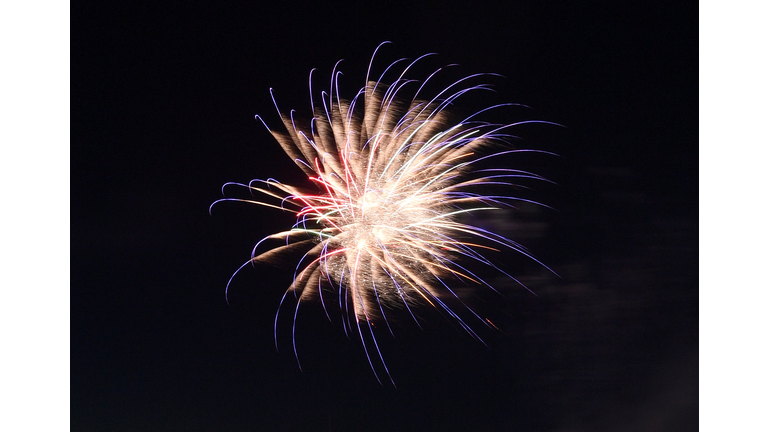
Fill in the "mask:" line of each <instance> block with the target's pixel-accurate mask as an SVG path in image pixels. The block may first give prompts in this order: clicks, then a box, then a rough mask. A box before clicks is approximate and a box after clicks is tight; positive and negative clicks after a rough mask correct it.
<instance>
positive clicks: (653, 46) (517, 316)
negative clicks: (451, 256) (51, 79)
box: [71, 1, 698, 431]
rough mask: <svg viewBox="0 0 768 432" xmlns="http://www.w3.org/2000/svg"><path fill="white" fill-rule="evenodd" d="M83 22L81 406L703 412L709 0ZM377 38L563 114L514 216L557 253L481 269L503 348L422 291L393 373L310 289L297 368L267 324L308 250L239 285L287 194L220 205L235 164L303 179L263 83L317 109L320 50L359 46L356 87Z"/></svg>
mask: <svg viewBox="0 0 768 432" xmlns="http://www.w3.org/2000/svg"><path fill="white" fill-rule="evenodd" d="M71 28H72V39H71V42H72V54H71V72H72V83H71V92H72V103H71V118H72V123H71V124H72V126H71V142H72V144H71V146H72V147H71V148H72V162H71V168H72V177H71V188H72V189H71V190H72V225H71V234H72V236H71V245H72V246H71V262H72V266H71V316H72V318H71V347H72V350H71V352H72V354H71V364H72V369H71V407H72V408H71V425H72V429H73V430H82V431H88V430H94V431H96V430H110V431H133V430H153V431H154V430H158V431H159V430H162V431H166V430H167V431H176V430H178V431H189V430H200V431H204V430H205V431H207V430H227V431H240V430H243V431H245V430H249V431H250V430H264V431H272V430H274V431H284V430H307V431H314V430H317V431H351V430H372V431H379V430H381V431H384V430H387V431H390V430H391V431H395V430H398V431H399V430H456V431H506V430H516V431H564V430H569V431H581V430H583V431H614V430H616V431H623V430H674V431H683V430H696V429H697V428H698V419H697V418H698V323H697V321H698V276H697V274H698V263H697V253H698V233H697V232H698V210H697V206H698V191H697V186H698V132H697V130H698V119H697V112H698V97H697V92H698V82H697V72H698V68H697V61H698V49H697V42H698V39H697V5H696V3H690V2H689V3H684V2H681V3H669V2H635V3H626V2H605V3H592V2H561V3H554V2H509V3H506V4H504V5H500V4H484V3H456V4H454V3H449V2H428V1H417V2H407V3H398V2H390V3H378V4H374V3H370V4H365V3H354V2H330V3H327V4H323V3H322V2H316V3H311V4H301V3H288V2H286V3H280V2H273V3H266V2H256V1H254V2H248V3H246V2H238V3H234V2H208V3H198V2H158V3H150V2H146V3H137V2H127V1H122V2H121V1H113V2H98V3H93V4H88V3H83V2H79V3H73V5H72V10H71ZM385 40H389V41H392V42H393V43H392V44H390V45H387V46H386V47H385V48H382V51H381V52H380V54H379V56H380V57H378V59H379V60H378V62H379V63H378V64H379V66H380V67H383V65H384V64H388V63H389V62H391V61H394V60H395V59H397V58H400V57H409V58H415V57H418V56H420V55H421V54H424V53H427V52H436V53H439V56H438V57H437V59H436V60H434V59H433V60H431V61H432V62H433V63H431V64H432V65H435V66H440V65H443V64H449V63H458V64H459V65H461V66H460V68H461V71H462V72H463V73H466V74H469V73H475V72H495V73H499V74H501V75H504V76H505V77H506V78H505V79H497V80H493V83H494V84H495V89H496V91H497V94H496V95H494V96H493V97H494V98H497V99H492V101H495V102H498V101H502V102H506V101H511V102H519V103H524V104H526V105H528V106H530V107H532V108H531V111H529V112H528V113H527V114H526V115H530V116H531V117H532V118H533V117H535V118H537V119H542V120H550V121H554V122H557V123H560V124H562V125H564V126H565V128H556V127H536V128H527V129H525V133H524V134H523V135H524V138H525V141H524V145H525V146H530V147H534V148H541V149H545V150H549V151H552V152H555V153H557V154H559V155H560V157H558V158H555V157H553V158H551V159H549V160H545V162H541V161H539V162H537V163H539V164H543V166H539V167H538V168H540V171H544V172H542V174H545V175H546V176H548V177H550V178H552V179H553V180H555V181H556V182H557V184H558V186H557V187H546V188H544V187H542V189H541V190H540V191H539V192H540V194H539V195H538V196H537V198H538V199H539V200H541V201H543V202H546V203H547V204H550V205H552V206H553V207H555V208H556V209H557V211H545V212H540V213H536V214H533V215H527V217H531V216H533V217H535V218H540V220H541V221H542V222H543V223H544V224H543V225H532V224H527V225H526V224H523V225H521V226H522V227H523V228H531V227H535V226H539V227H541V226H544V227H545V228H543V229H540V231H541V235H529V236H528V237H529V239H528V240H527V241H526V240H525V239H523V240H521V241H523V243H525V244H526V245H528V246H531V248H532V250H533V251H534V253H535V254H536V256H537V257H538V258H540V259H541V260H542V261H544V262H545V263H546V264H547V265H549V266H550V267H552V268H553V269H554V270H555V271H557V272H558V273H559V274H560V275H561V276H562V278H556V277H554V276H552V275H548V274H547V273H546V272H545V271H543V270H542V269H541V268H540V267H538V266H535V265H527V264H521V265H520V267H519V269H518V270H519V271H520V272H521V273H517V275H518V276H520V277H521V279H523V280H525V281H526V282H527V283H528V284H529V286H530V287H531V288H532V289H533V291H535V292H536V294H537V295H536V296H533V295H531V294H529V293H528V292H527V291H525V290H523V289H521V288H519V287H518V288H514V287H512V288H510V289H509V290H505V291H504V292H503V296H495V297H494V296H493V295H487V296H486V295H479V296H480V297H479V299H478V302H480V309H481V310H483V313H488V314H495V315H494V317H495V318H494V319H496V320H497V322H498V323H500V325H499V326H500V327H501V331H499V332H491V331H486V332H483V333H482V335H483V337H484V339H485V341H486V342H487V344H488V348H486V347H485V346H484V345H483V344H481V343H479V342H477V341H475V340H473V339H471V338H470V337H469V336H467V335H466V334H462V333H461V331H458V330H456V329H455V327H454V326H452V325H450V324H448V323H447V322H446V321H445V320H442V318H440V316H439V315H437V316H434V317H431V316H429V313H428V312H425V314H426V315H427V316H429V317H430V318H429V320H428V321H427V322H426V323H425V324H424V329H423V330H419V329H418V328H416V327H415V326H410V327H409V326H407V325H404V326H402V328H401V329H399V330H397V331H396V336H397V337H396V338H394V339H393V338H392V337H391V336H390V335H389V334H388V333H386V332H382V333H380V334H379V336H380V337H379V341H380V343H381V344H382V349H383V351H384V355H385V359H386V360H387V365H388V367H389V369H390V371H391V372H392V374H393V378H394V380H395V382H396V384H397V388H393V387H392V386H391V385H383V386H382V385H379V384H378V383H377V381H376V379H375V377H374V375H373V373H372V372H371V370H370V368H369V366H368V364H367V361H366V360H365V355H364V352H363V350H362V348H361V346H360V343H359V341H357V340H356V339H354V338H353V339H351V340H348V339H347V338H345V336H344V332H343V330H342V328H341V326H340V324H339V322H338V320H336V321H335V322H334V323H329V322H328V320H327V319H326V318H325V316H324V314H323V313H322V310H321V309H320V308H319V305H316V304H315V305H311V304H307V305H306V307H302V309H301V313H300V314H299V319H298V326H297V344H298V349H299V355H300V359H301V360H302V366H303V371H299V369H298V367H297V366H296V361H295V359H294V358H293V353H292V352H291V350H290V348H289V341H290V334H289V333H290V313H287V314H286V315H283V316H284V317H287V318H284V319H283V320H282V321H281V323H282V325H280V326H278V327H279V328H280V329H281V330H280V332H281V334H283V333H284V335H283V336H284V337H282V338H281V339H280V341H281V347H282V348H283V349H282V350H281V351H280V352H277V351H276V350H275V347H274V336H273V333H272V331H273V330H272V326H273V320H274V316H275V312H276V310H277V305H278V302H279V300H280V298H281V296H282V294H283V292H284V290H285V288H286V287H287V286H288V284H289V283H290V278H291V272H290V271H285V270H281V269H272V268H258V269H251V268H248V269H246V270H244V271H243V272H242V273H240V274H239V275H238V277H237V278H236V279H235V280H234V282H233V285H232V286H231V288H230V296H229V302H230V304H229V305H227V303H226V302H225V298H224V287H225V285H226V283H227V281H228V279H229V277H230V276H231V274H232V273H233V272H234V270H235V269H236V268H237V267H238V266H239V265H240V264H242V263H243V262H244V261H245V260H247V259H248V256H249V255H248V254H249V253H250V250H251V248H252V246H253V245H254V244H255V242H256V241H258V240H259V239H260V238H261V237H263V236H265V235H267V234H270V233H272V232H275V231H277V230H280V229H283V228H284V227H286V226H289V225H290V224H291V217H290V215H288V214H282V213H280V212H279V211H277V210H272V209H267V208H263V209H262V208H253V207H249V206H245V205H238V204H224V205H220V206H218V207H216V208H214V211H213V215H212V216H211V215H209V214H208V206H209V205H210V204H211V203H212V202H213V201H215V200H216V199H218V198H220V197H221V191H220V187H221V185H222V184H223V183H225V182H227V181H241V182H242V181H247V180H250V179H251V178H267V177H275V178H279V179H281V180H284V181H300V177H301V173H300V171H299V169H298V168H297V167H295V165H293V163H292V162H291V161H290V159H289V158H288V157H286V156H285V155H284V154H283V153H282V151H281V149H280V147H279V146H278V144H277V143H276V142H274V140H273V139H272V138H271V136H270V135H269V134H268V132H266V130H265V129H264V127H263V125H262V124H261V123H260V122H258V121H257V120H254V118H253V116H254V114H261V115H263V116H264V118H265V119H266V121H267V123H268V124H270V126H271V127H275V128H278V127H279V126H278V125H279V123H278V118H277V116H276V114H275V110H274V107H273V106H272V101H271V99H270V96H269V92H268V89H269V88H270V87H271V88H274V89H275V94H276V97H277V100H278V103H279V104H280V106H281V108H283V109H290V108H296V109H298V110H299V111H301V110H306V109H307V108H308V106H309V102H308V97H307V81H308V73H309V70H310V69H311V68H313V67H316V68H318V74H320V75H318V76H323V77H325V76H327V73H328V71H330V70H331V69H332V68H333V65H334V64H335V62H336V61H337V60H338V59H342V58H343V59H345V62H344V63H342V67H341V69H342V70H343V71H345V77H346V79H347V81H346V82H347V83H351V84H349V87H347V91H349V92H352V91H355V90H357V88H359V87H360V85H361V83H362V75H361V73H364V71H365V68H366V67H367V65H368V61H369V60H370V57H371V54H372V53H373V50H374V49H375V48H376V46H377V45H378V44H379V43H381V42H382V41H385ZM361 71H362V72H361ZM323 73H325V74H326V75H322V74H323ZM323 79H325V78H323ZM316 82H319V80H318V81H316ZM323 82H324V81H323ZM316 85H318V87H325V85H322V84H316ZM342 92H344V90H342ZM524 216H525V215H524ZM520 235H521V236H525V233H524V232H523V233H521V234H520ZM510 260H513V261H517V260H521V261H522V258H520V257H516V256H513V255H510ZM483 302H485V303H483ZM488 303H493V304H492V305H490V306H489V305H488ZM286 329H288V330H286ZM286 332H287V333H286Z"/></svg>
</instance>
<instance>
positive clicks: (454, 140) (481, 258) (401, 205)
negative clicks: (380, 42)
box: [214, 46, 546, 380]
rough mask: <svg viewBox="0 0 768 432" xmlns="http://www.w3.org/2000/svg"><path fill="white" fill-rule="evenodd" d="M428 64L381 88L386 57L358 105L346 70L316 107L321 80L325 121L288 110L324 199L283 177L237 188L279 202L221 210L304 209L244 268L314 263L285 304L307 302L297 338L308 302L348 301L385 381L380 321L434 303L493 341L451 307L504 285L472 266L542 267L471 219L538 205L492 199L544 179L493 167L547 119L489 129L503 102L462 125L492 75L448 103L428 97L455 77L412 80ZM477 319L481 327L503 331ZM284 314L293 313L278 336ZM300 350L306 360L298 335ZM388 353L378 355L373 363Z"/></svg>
mask: <svg viewBox="0 0 768 432" xmlns="http://www.w3.org/2000/svg"><path fill="white" fill-rule="evenodd" d="M379 47H381V46H379ZM377 50H378V48H377ZM375 55H376V53H375V52H374V57H375ZM424 57H426V55H425V56H422V57H420V58H418V59H416V60H415V61H411V62H406V61H405V60H404V59H401V60H398V61H396V62H394V63H393V64H391V65H390V66H389V67H388V68H387V69H386V70H385V72H384V74H382V75H381V77H380V78H379V79H378V80H375V81H374V80H370V79H369V77H370V73H371V66H372V64H373V58H372V59H371V63H370V64H369V66H368V76H366V81H365V85H364V87H363V88H362V89H360V90H359V91H358V92H357V94H355V95H354V97H352V98H351V99H343V98H342V97H341V95H340V93H339V85H338V84H339V83H338V78H339V76H340V72H338V71H337V70H336V68H334V70H333V73H332V76H331V85H330V90H329V91H328V93H326V92H323V93H322V94H321V96H320V100H319V102H320V103H319V104H315V103H314V102H315V101H314V99H313V95H312V90H311V83H312V73H310V98H311V99H312V107H313V110H314V112H313V117H312V119H311V121H310V122H308V124H299V122H298V121H297V120H295V119H294V114H293V111H291V112H290V114H288V115H285V114H283V113H282V112H280V110H279V108H278V113H280V117H281V119H282V121H283V124H284V126H285V129H286V131H285V132H280V131H274V130H270V132H271V133H272V135H273V136H274V137H275V139H276V140H277V142H278V143H280V145H281V146H282V148H283V150H284V151H285V153H287V154H288V156H290V157H291V159H293V161H294V162H295V163H296V165H298V167H299V168H300V169H301V170H302V171H303V172H304V173H305V174H306V176H307V177H308V179H309V180H310V181H311V182H313V183H314V184H315V185H316V190H315V191H312V192H308V191H306V190H303V189H302V188H299V187H296V186H291V185H288V184H283V183H280V182H278V181H277V180H274V179H268V180H252V181H251V182H250V183H248V184H242V183H227V184H225V187H226V186H230V185H237V186H240V187H244V188H247V189H248V190H250V191H251V194H252V195H253V194H254V193H255V192H258V193H259V194H262V195H263V196H265V197H266V198H267V199H266V200H264V201H261V200H256V199H239V198H224V199H221V200H219V201H217V202H220V201H243V202H248V203H254V204H258V205H263V206H268V207H274V208H278V209H281V210H284V211H289V212H292V213H295V215H296V223H295V225H293V227H292V228H291V229H289V230H287V231H283V232H279V233H276V234H272V235H270V236H267V237H265V238H264V239H263V240H261V241H260V242H259V243H258V244H257V245H256V247H255V248H254V250H253V253H252V256H251V259H250V260H249V261H247V262H246V263H245V264H243V266H242V267H240V269H242V268H243V267H245V266H246V265H248V264H255V263H261V262H264V263H269V262H272V261H273V260H275V259H276V258H279V257H281V256H284V255H285V254H291V253H296V252H299V253H300V254H302V253H303V256H302V257H301V258H300V259H299V264H298V266H297V268H296V272H295V273H294V278H293V283H292V284H291V285H290V287H289V288H288V290H287V291H286V293H285V295H284V296H283V300H285V298H286V296H287V295H288V294H293V295H294V296H295V297H296V298H297V302H296V306H295V311H294V314H293V316H294V330H295V317H296V313H297V312H298V307H299V304H300V303H301V302H302V301H305V300H308V299H310V298H319V300H320V302H321V303H322V305H323V308H324V309H325V310H326V314H327V313H328V309H327V308H326V304H328V303H329V302H333V303H338V307H339V309H340V310H341V312H342V313H341V315H342V321H343V323H344V324H343V325H344V328H345V331H346V330H347V329H350V330H352V331H354V332H356V333H357V334H358V335H359V336H360V339H361V341H362V343H363V347H364V350H365V352H366V355H367V356H368V361H369V363H370V365H371V368H372V369H373V370H374V374H376V375H377V379H378V374H377V373H376V368H375V367H374V364H373V361H372V358H378V359H379V360H380V361H381V363H380V364H381V365H382V366H383V368H384V370H385V371H386V373H387V375H388V376H389V371H388V370H387V367H386V364H385V363H384V360H383V357H382V355H381V352H380V350H379V347H378V344H377V343H376V338H375V337H374V333H373V327H372V325H373V324H374V323H376V322H382V321H383V322H384V323H386V324H387V326H389V322H388V313H389V314H390V316H391V315H392V314H393V313H394V312H396V311H398V310H399V311H401V313H406V314H409V315H410V316H411V317H413V319H414V320H416V322H417V323H418V320H417V318H416V315H415V314H414V310H415V308H416V307H419V306H423V305H428V306H431V307H434V308H437V309H439V310H441V311H443V312H445V313H447V314H448V315H449V316H450V317H452V318H453V319H455V320H456V321H457V322H458V323H460V325H461V326H462V327H463V328H464V329H465V330H466V331H467V332H469V333H470V334H471V335H473V336H474V337H477V338H478V339H479V337H478V336H477V334H476V333H475V332H474V331H473V330H472V327H470V325H469V324H467V323H465V321H464V320H463V319H462V318H460V317H459V315H458V314H457V313H456V312H454V311H453V310H452V308H451V307H449V306H448V303H447V302H448V301H452V302H453V303H457V302H458V303H457V304H463V303H461V299H460V296H459V295H458V294H457V292H456V288H455V287H456V286H457V285H477V286H486V287H488V288H490V289H493V287H491V285H490V284H488V283H486V282H485V281H484V280H483V279H482V278H481V277H480V276H478V274H476V272H473V271H472V270H470V268H469V267H470V266H468V265H467V264H466V262H468V261H474V262H478V263H481V264H483V265H487V266H490V267H493V268H494V269H496V270H498V271H500V272H502V273H503V274H505V275H507V276H509V277H510V278H512V279H514V278H513V277H512V276H510V275H508V274H507V273H505V272H504V271H503V270H501V269H499V268H497V267H496V266H495V265H494V264H493V263H492V262H491V261H490V260H489V259H488V258H486V254H488V253H493V252H494V251H496V252H498V251H499V250H500V249H504V248H506V249H510V250H513V251H516V252H518V253H520V254H522V255H524V256H527V257H528V258H530V259H533V260H535V258H533V257H532V256H531V255H530V253H529V252H527V251H526V250H525V249H524V248H523V247H522V246H521V245H519V244H518V243H516V242H514V241H512V240H510V239H507V238H505V237H503V236H501V235H499V234H495V233H493V232H491V231H489V230H487V229H483V228H481V227H479V226H473V225H470V224H467V223H463V222H462V219H463V217H462V215H464V214H467V213H472V212H481V211H491V210H495V209H500V208H504V207H511V206H513V204H514V202H516V201H528V200H525V199H523V198H520V197H516V196H509V195H503V194H492V195H490V194H485V193H484V192H483V191H484V190H488V189H489V188H492V189H494V190H495V189H496V188H497V187H499V186H514V185H515V183H514V182H515V181H516V180H517V179H535V180H545V179H544V178H542V177H540V176H538V175H536V174H533V173H531V172H526V171H521V170H515V169H510V168H492V167H490V168H489V167H487V165H488V164H487V161H488V160H489V159H490V160H492V158H494V157H499V156H502V155H509V154H513V153H518V152H523V151H531V150H520V149H511V148H509V145H508V141H509V139H510V135H509V134H508V130H509V129H510V128H512V127H514V126H516V125H519V124H523V123H546V122H540V121H524V122H516V123H507V124H498V123H488V122H483V121H481V120H479V119H478V117H480V114H482V113H484V112H486V111H488V110H490V109H493V108H498V107H501V106H503V105H497V106H494V107H490V108H486V109H483V110H481V111H479V112H476V113H475V114H473V115H471V116H469V117H466V118H464V119H463V120H461V121H451V120H450V119H451V118H452V117H451V116H450V115H449V113H448V112H447V110H446V108H447V107H448V106H449V105H451V104H453V103H454V102H455V101H456V100H457V99H458V98H460V97H461V96H462V95H465V94H466V93H468V92H471V91H476V90H482V89H487V88H488V85H487V84H478V85H471V84H469V83H470V82H471V81H472V80H474V79H477V78H478V77H481V76H482V75H483V74H477V75H471V76H469V77H465V78H462V79H460V80H458V81H455V82H453V84H451V85H449V86H448V87H447V88H445V89H443V90H442V91H441V92H439V93H438V94H437V95H435V96H432V97H425V96H424V95H423V94H422V93H423V91H424V90H425V87H426V85H427V83H428V82H429V81H430V80H431V79H433V78H434V77H435V76H436V75H437V74H438V73H439V72H440V71H441V70H442V69H443V68H440V69H438V70H436V71H435V72H433V73H432V74H431V75H429V76H428V77H427V78H426V79H425V80H423V81H417V80H414V79H411V78H407V73H408V72H409V69H411V68H412V66H413V65H414V64H416V63H417V62H418V61H420V60H421V59H423V58H424ZM397 64H404V65H405V67H404V68H403V69H402V71H401V72H400V74H399V76H397V77H396V78H395V79H393V80H391V81H390V83H389V84H385V83H384V82H383V79H384V77H385V75H386V74H387V73H391V72H392V70H394V69H395V66H396V65H397ZM337 66H338V63H337ZM273 102H274V97H273ZM505 105H511V104H505ZM275 107H277V103H276V102H275ZM257 117H258V116H257ZM265 126H266V125H265ZM268 129H269V128H268ZM499 149H500V150H499ZM486 193H487V192H486ZM529 202H530V201H529ZM214 204H216V203H214ZM269 240H274V241H281V242H282V245H279V246H277V247H274V248H273V249H270V250H267V251H266V252H262V253H259V254H257V249H258V248H259V247H260V246H261V244H262V243H263V242H265V241H269ZM537 262H538V261H537ZM542 265H543V264H542ZM240 269H238V272H239V270H240ZM235 274H237V272H235ZM233 277H234V275H233ZM230 282H231V279H230ZM227 289H229V284H228V285H227ZM331 299H333V300H331ZM280 304H281V305H282V304H283V301H282V300H281V303H280ZM467 310H469V311H470V312H471V313H472V316H474V317H476V318H477V319H478V320H479V322H482V323H483V324H485V325H488V324H489V322H486V321H485V320H483V319H481V318H480V317H479V316H478V315H477V314H475V313H474V312H472V311H471V309H469V308H467ZM406 311H407V312H406ZM406 316H407V315H406ZM278 317H279V310H278V316H277V317H276V318H275V326H276V327H277V318H278ZM329 318H330V316H329ZM491 325H492V324H491ZM364 329H365V331H364ZM275 331H277V330H275ZM390 331H391V328H390ZM366 335H368V336H366ZM366 339H368V340H369V342H368V345H366ZM370 341H372V342H373V344H372V345H371V342H370ZM293 347H294V353H295V352H296V345H295V337H294V344H293ZM374 349H375V353H376V356H371V353H373V352H374ZM297 360H298V355H297ZM390 380H391V377H390Z"/></svg>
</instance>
